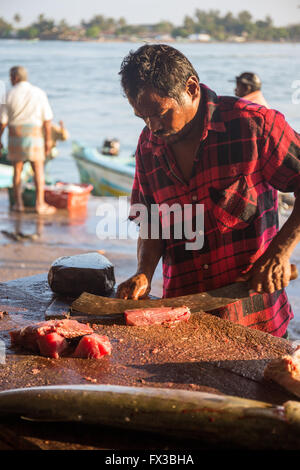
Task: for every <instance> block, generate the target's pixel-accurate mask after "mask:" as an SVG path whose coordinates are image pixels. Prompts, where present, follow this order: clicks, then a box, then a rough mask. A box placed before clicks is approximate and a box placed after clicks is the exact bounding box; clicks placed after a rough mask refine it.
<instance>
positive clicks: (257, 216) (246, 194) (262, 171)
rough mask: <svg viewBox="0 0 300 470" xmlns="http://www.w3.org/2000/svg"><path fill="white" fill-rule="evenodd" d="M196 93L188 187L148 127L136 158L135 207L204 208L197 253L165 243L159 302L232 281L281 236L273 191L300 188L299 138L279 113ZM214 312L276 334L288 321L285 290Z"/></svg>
mask: <svg viewBox="0 0 300 470" xmlns="http://www.w3.org/2000/svg"><path fill="white" fill-rule="evenodd" d="M201 91H202V103H203V105H204V108H203V109H205V112H204V123H202V125H204V132H201V130H200V129H199V142H200V147H199V151H198V154H197V156H196V158H195V160H194V170H193V175H192V177H191V179H190V181H189V183H188V184H187V183H186V182H185V181H184V180H183V178H182V175H181V174H180V170H179V168H178V165H177V163H176V160H175V158H174V156H173V155H172V152H171V150H170V148H168V146H167V145H166V144H165V143H164V142H163V141H162V140H161V139H159V138H157V137H155V136H154V135H153V134H152V133H151V131H149V129H147V128H145V129H144V130H143V132H142V133H141V136H140V139H139V143H138V148H137V153H136V174H135V180H134V184H133V189H132V196H131V203H132V204H136V203H140V204H141V203H142V204H145V205H146V206H147V207H148V208H149V207H150V205H151V204H158V205H161V204H164V203H165V204H168V205H169V206H172V205H173V204H174V203H179V204H180V205H181V206H182V207H183V206H184V205H185V204H204V229H205V236H204V245H203V247H202V248H201V249H200V250H187V249H186V247H185V244H186V241H187V240H186V239H185V238H183V239H180V240H179V239H175V238H174V237H172V236H171V237H170V239H165V240H164V254H163V291H164V297H175V296H179V295H187V294H192V293H196V292H203V291H208V290H211V289H216V288H218V287H221V286H225V285H228V284H231V283H232V282H234V281H235V279H236V278H237V277H238V276H239V275H240V274H241V273H242V272H244V271H247V270H248V269H250V267H251V266H252V265H253V263H254V262H255V261H256V260H257V259H258V258H259V257H260V256H261V255H262V254H263V253H264V251H265V250H266V248H267V247H268V245H269V243H270V242H271V240H272V239H273V237H274V235H275V234H276V233H277V231H278V199H277V190H280V191H283V192H295V193H296V192H298V190H299V188H300V150H299V148H300V136H299V135H298V134H297V133H296V132H295V131H293V129H291V127H290V126H289V125H288V124H287V122H286V121H285V119H284V116H283V115H282V114H280V113H279V112H277V111H274V110H271V109H267V108H265V107H263V106H260V105H257V104H253V103H249V102H247V101H245V100H242V99H237V98H234V97H225V96H220V97H218V96H217V95H216V94H215V93H214V92H213V91H212V90H210V89H209V88H207V87H206V86H205V85H202V84H201ZM202 128H203V127H202ZM274 188H275V189H274ZM131 218H132V219H133V218H134V217H131ZM161 223H162V225H163V223H164V221H163V220H162V221H161ZM171 224H172V222H171ZM216 313H217V314H218V315H219V316H221V317H222V318H226V319H229V320H231V321H233V322H236V323H239V324H242V325H245V326H249V327H252V328H257V329H260V330H263V331H266V332H268V333H271V334H273V335H275V336H282V335H284V333H285V331H286V329H287V325H288V323H289V320H290V319H291V318H293V313H292V310H291V307H290V304H289V302H288V299H287V296H286V293H285V291H284V290H281V291H277V292H275V293H273V294H253V295H251V296H250V297H249V299H247V300H245V301H238V302H235V303H234V304H231V305H229V306H228V307H226V308H224V309H221V310H218V311H217V312H216Z"/></svg>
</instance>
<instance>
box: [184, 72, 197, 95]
mask: <svg viewBox="0 0 300 470" xmlns="http://www.w3.org/2000/svg"><path fill="white" fill-rule="evenodd" d="M185 91H186V92H187V93H188V94H189V95H190V97H191V98H192V99H193V100H195V99H197V98H198V97H199V96H200V85H199V81H198V78H197V77H195V75H191V76H190V77H189V78H188V80H187V82H186V85H185Z"/></svg>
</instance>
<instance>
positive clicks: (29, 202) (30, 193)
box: [8, 185, 36, 207]
mask: <svg viewBox="0 0 300 470" xmlns="http://www.w3.org/2000/svg"><path fill="white" fill-rule="evenodd" d="M8 196H9V205H10V207H12V206H13V205H14V203H15V196H14V191H13V188H8ZM22 199H23V204H24V206H25V207H35V199H36V191H35V187H34V186H32V187H31V186H29V185H28V186H26V187H25V188H24V189H23V190H22Z"/></svg>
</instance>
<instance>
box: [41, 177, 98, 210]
mask: <svg viewBox="0 0 300 470" xmlns="http://www.w3.org/2000/svg"><path fill="white" fill-rule="evenodd" d="M68 186H70V183H62V182H58V183H56V184H55V188H53V187H50V188H48V187H47V186H45V201H46V202H47V204H50V205H51V206H54V207H56V208H57V209H67V210H68V211H72V212H74V211H82V210H83V209H85V208H86V206H87V203H88V199H89V196H90V193H91V191H92V190H93V186H92V185H91V184H72V186H75V187H78V188H81V189H82V191H81V192H76V191H72V190H68V189H64V188H67V187H68Z"/></svg>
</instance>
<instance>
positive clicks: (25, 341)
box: [10, 320, 94, 357]
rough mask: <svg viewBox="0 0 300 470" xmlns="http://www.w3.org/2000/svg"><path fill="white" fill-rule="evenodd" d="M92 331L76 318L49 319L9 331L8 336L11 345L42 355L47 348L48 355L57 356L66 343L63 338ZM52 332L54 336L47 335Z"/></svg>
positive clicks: (79, 335) (78, 335)
mask: <svg viewBox="0 0 300 470" xmlns="http://www.w3.org/2000/svg"><path fill="white" fill-rule="evenodd" d="M93 332H94V330H93V329H92V328H91V327H90V326H88V325H85V324H83V323H80V322H78V321H76V320H49V321H45V322H39V323H35V324H34V325H28V326H26V327H24V328H21V329H19V330H14V331H11V332H10V338H11V343H12V345H13V346H14V345H17V346H22V347H23V348H25V349H28V350H30V351H33V352H40V353H41V354H42V355H47V354H45V351H48V350H49V351H50V352H51V354H52V355H50V357H59V355H60V353H61V352H62V351H64V350H66V345H67V344H68V343H67V341H62V340H63V339H65V340H67V339H68V340H71V339H74V338H80V337H81V336H84V335H86V334H90V333H93ZM53 334H56V336H49V335H53ZM45 336H47V339H45ZM60 338H62V339H60ZM55 344H56V350H55ZM41 345H42V346H41Z"/></svg>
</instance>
